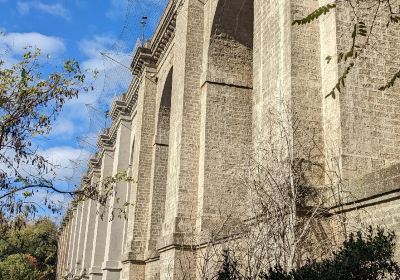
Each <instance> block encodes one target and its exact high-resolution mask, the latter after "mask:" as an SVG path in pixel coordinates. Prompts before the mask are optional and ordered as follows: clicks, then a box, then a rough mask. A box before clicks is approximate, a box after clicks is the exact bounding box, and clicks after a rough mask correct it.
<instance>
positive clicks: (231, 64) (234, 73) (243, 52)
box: [207, 0, 254, 88]
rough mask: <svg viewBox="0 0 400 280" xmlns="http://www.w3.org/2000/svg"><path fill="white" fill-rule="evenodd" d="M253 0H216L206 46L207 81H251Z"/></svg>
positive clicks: (232, 82) (245, 85) (247, 84)
mask: <svg viewBox="0 0 400 280" xmlns="http://www.w3.org/2000/svg"><path fill="white" fill-rule="evenodd" d="M253 22H254V0H242V1H232V0H219V1H218V4H217V6H216V10H215V14H214V19H213V23H212V26H211V33H210V44H209V49H208V74H207V79H208V80H209V81H214V82H220V83H224V84H231V85H237V86H244V87H250V88H251V87H252V83H253V75H252V74H253Z"/></svg>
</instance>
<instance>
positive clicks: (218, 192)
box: [57, 0, 400, 280]
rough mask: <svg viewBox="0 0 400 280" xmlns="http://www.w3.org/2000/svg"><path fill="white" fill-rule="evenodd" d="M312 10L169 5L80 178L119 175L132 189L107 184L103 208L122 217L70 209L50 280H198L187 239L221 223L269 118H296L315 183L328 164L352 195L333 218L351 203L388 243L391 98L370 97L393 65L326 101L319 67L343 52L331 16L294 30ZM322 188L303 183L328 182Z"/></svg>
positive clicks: (326, 76) (394, 128) (343, 38)
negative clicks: (313, 152) (380, 228)
mask: <svg viewBox="0 0 400 280" xmlns="http://www.w3.org/2000/svg"><path fill="white" fill-rule="evenodd" d="M319 2H321V3H322V2H324V1H319ZM319 4H320V3H318V1H315V0H174V1H173V0H171V1H170V2H169V4H168V5H167V7H166V9H165V11H164V14H163V16H162V18H161V20H160V22H159V25H158V27H157V29H156V31H155V33H154V35H153V37H152V39H151V40H150V41H149V42H147V43H146V44H145V45H144V46H142V47H139V48H138V49H137V50H136V53H135V55H134V58H133V61H132V64H131V69H132V74H133V75H132V83H131V85H130V87H129V89H128V91H127V92H126V94H124V95H123V96H122V97H121V98H120V99H118V100H116V101H114V102H113V104H112V108H111V111H110V112H111V116H112V120H113V123H112V126H111V128H110V129H108V130H107V131H106V132H105V133H104V134H102V135H100V136H99V138H98V147H99V152H98V154H97V156H96V157H95V158H93V159H91V160H90V162H89V172H88V174H87V176H86V177H85V178H83V183H93V184H95V183H97V182H101V181H102V180H104V179H105V178H107V177H109V176H113V175H115V174H118V173H119V172H122V171H126V170H128V175H129V176H131V177H132V178H133V180H132V181H129V182H127V181H120V182H118V183H117V185H116V187H115V188H116V194H115V195H114V196H112V198H111V200H110V201H109V206H110V208H109V209H117V208H124V207H125V202H128V203H129V207H128V212H127V217H126V219H125V218H118V217H114V218H113V217H112V211H109V212H107V211H106V213H103V214H104V215H103V216H101V215H99V214H98V213H99V211H100V206H99V205H97V203H96V201H92V200H86V201H80V202H74V203H73V205H72V206H71V208H70V210H69V211H68V214H67V216H66V217H65V219H64V222H63V224H62V229H61V232H60V237H59V255H58V268H57V269H58V279H64V278H63V277H66V276H67V275H75V276H79V275H83V276H84V277H86V278H88V279H103V280H114V279H124V280H128V279H196V278H198V276H196V269H195V268H194V266H193V264H192V265H190V263H193V262H194V263H195V262H196V260H194V259H193V258H194V257H193V251H195V250H197V249H198V246H201V241H198V239H197V241H196V242H194V241H193V236H203V237H204V236H207V234H209V232H210V231H212V229H213V228H215V226H218V225H219V224H220V222H221V217H222V218H223V216H224V215H226V214H227V213H226V211H228V210H227V209H224V206H225V204H229V203H228V202H233V203H235V201H237V199H240V197H241V196H242V195H243V189H241V182H240V179H239V177H240V176H238V174H240V172H241V170H243V166H244V165H245V164H246V158H245V155H246V154H247V153H248V152H249V151H257V149H258V147H259V145H260V143H263V142H264V141H270V140H269V138H268V135H269V132H268V131H271V127H273V126H274V125H276V122H274V124H273V123H272V122H271V118H272V117H273V119H275V120H276V119H277V118H275V116H276V115H274V113H272V111H276V112H278V116H279V118H278V119H282V120H291V119H293V118H294V117H296V119H297V120H298V122H297V123H298V124H299V127H300V129H301V130H302V131H307V132H312V134H313V145H316V147H318V150H319V151H322V152H321V155H322V156H319V157H318V161H320V163H321V164H322V165H324V166H325V170H330V169H331V168H332V162H335V163H336V164H337V166H336V167H335V168H336V169H335V170H336V171H337V172H338V173H340V174H341V175H340V176H341V177H340V178H341V180H343V181H345V182H350V183H349V184H348V186H349V188H350V190H351V191H353V192H354V196H353V198H352V200H351V201H349V202H348V203H347V204H346V205H345V210H344V211H349V212H351V211H353V209H354V207H352V205H354V204H352V203H354V202H357V205H358V206H357V207H358V208H360V207H361V208H365V209H368V210H369V213H370V214H371V215H369V216H368V219H370V222H371V223H377V224H382V223H384V224H385V225H386V226H388V227H389V228H391V229H394V230H396V231H397V232H398V233H399V232H400V226H399V223H400V204H399V200H398V199H399V194H400V192H399V188H400V185H399V184H398V182H399V181H400V180H399V169H400V165H397V163H398V162H400V115H399V112H400V94H399V93H400V90H399V87H394V88H392V89H391V90H388V91H386V92H381V91H379V90H378V89H377V87H378V84H379V83H381V82H384V81H385V79H387V78H388V77H390V75H391V74H393V71H392V70H393V68H396V67H397V69H399V67H400V61H399V60H398V59H397V60H390V59H386V60H385V59H384V58H381V60H379V56H378V54H376V56H374V54H373V55H371V57H368V58H366V59H365V60H363V61H362V62H360V64H358V65H357V66H356V67H355V70H354V71H353V72H352V73H351V74H350V75H349V76H348V80H347V84H348V87H346V89H344V90H343V92H342V94H340V95H339V96H337V97H336V98H335V99H333V98H325V95H326V93H328V92H329V91H330V90H331V89H332V88H333V87H334V85H335V84H336V82H337V79H338V76H339V75H340V71H341V70H342V69H343V67H342V66H341V65H340V64H338V63H336V62H335V61H334V60H335V59H333V60H332V61H331V63H329V64H326V61H325V57H327V56H328V55H330V56H335V55H337V53H338V52H340V51H343V50H345V49H346V48H347V47H348V45H349V42H350V40H349V38H348V35H347V33H348V30H347V29H346V27H349V26H350V25H349V23H350V16H349V11H348V9H346V7H344V6H343V7H338V8H337V9H336V10H334V11H331V13H330V14H329V15H326V16H324V18H323V19H321V20H320V21H315V22H313V23H311V24H309V25H306V26H300V27H299V26H293V25H292V20H293V19H294V18H298V17H301V16H302V15H307V14H308V13H310V12H311V11H313V10H314V9H316V8H317V7H318V5H319ZM377 28H379V26H378V27H377ZM382 28H383V27H382ZM391 35H392V36H387V34H386V35H385V32H381V33H378V36H381V37H379V38H378V39H379V40H380V42H381V43H382V44H383V45H384V46H385V50H386V52H388V53H389V54H391V55H393V56H394V57H400V29H397V31H396V30H395V31H393V34H391ZM378 60H379V62H378ZM371 65H373V69H372V66H371ZM284 125H286V124H284ZM301 137H303V136H299V142H301V143H303V145H304V146H307V145H309V144H310V143H309V141H307V140H306V138H305V137H304V139H301ZM295 152H296V151H295ZM299 154H300V152H299ZM332 159H334V160H332ZM320 175H321V176H316V177H317V178H316V179H315V180H316V182H315V183H316V184H324V183H326V181H327V180H328V179H327V176H324V174H320ZM224 211H225V212H224ZM365 219H367V217H366V218H365ZM200 239H201V238H200ZM195 244H196V246H195ZM199 244H200V245H199ZM182 259H185V260H189V261H188V262H186V263H183V262H182V261H181V260H182Z"/></svg>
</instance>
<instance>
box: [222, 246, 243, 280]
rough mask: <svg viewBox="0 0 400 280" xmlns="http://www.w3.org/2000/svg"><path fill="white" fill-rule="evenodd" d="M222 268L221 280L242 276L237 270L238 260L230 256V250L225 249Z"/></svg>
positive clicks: (235, 278)
mask: <svg viewBox="0 0 400 280" xmlns="http://www.w3.org/2000/svg"><path fill="white" fill-rule="evenodd" d="M222 255H223V262H222V268H221V270H220V271H219V272H218V279H219V280H239V279H240V276H239V273H238V271H237V270H236V262H235V261H233V260H232V258H231V257H230V256H229V250H224V251H223V253H222Z"/></svg>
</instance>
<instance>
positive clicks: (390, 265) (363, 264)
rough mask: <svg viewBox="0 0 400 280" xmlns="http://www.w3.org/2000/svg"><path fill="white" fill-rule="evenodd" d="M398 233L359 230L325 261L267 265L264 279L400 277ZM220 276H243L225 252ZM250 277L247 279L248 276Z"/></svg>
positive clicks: (224, 278)
mask: <svg viewBox="0 0 400 280" xmlns="http://www.w3.org/2000/svg"><path fill="white" fill-rule="evenodd" d="M394 250H395V234H394V233H393V232H389V233H387V234H385V232H384V230H383V229H380V228H378V229H377V230H376V231H374V230H373V229H372V227H370V228H369V230H368V232H367V233H366V234H363V233H361V232H360V231H359V232H357V233H355V234H350V235H349V236H348V238H347V239H346V240H345V241H344V243H343V246H342V248H340V249H339V250H338V251H336V252H334V253H333V255H332V257H330V258H327V259H325V260H322V261H317V260H315V259H310V260H308V261H306V263H305V264H304V265H303V266H301V267H299V268H296V269H293V270H292V271H288V272H287V271H284V270H283V269H282V268H281V267H280V266H277V267H275V268H272V269H268V272H266V273H265V274H263V275H260V279H263V280H320V279H324V280H378V279H393V280H394V279H400V266H399V264H398V263H396V262H395V261H394V259H393V258H394ZM218 279H219V280H227V279H235V280H236V279H243V278H241V277H238V273H237V270H236V264H235V263H234V262H232V261H231V260H230V258H229V254H227V255H226V256H224V262H223V266H222V269H221V271H220V273H219V275H218ZM246 280H247V279H246Z"/></svg>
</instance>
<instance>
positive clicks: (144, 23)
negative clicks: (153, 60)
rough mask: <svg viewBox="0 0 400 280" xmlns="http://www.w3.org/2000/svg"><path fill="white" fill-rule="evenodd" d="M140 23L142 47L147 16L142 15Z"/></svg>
mask: <svg viewBox="0 0 400 280" xmlns="http://www.w3.org/2000/svg"><path fill="white" fill-rule="evenodd" d="M140 24H141V25H142V47H144V29H145V28H146V24H147V17H146V16H143V17H142V20H141V21H140Z"/></svg>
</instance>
